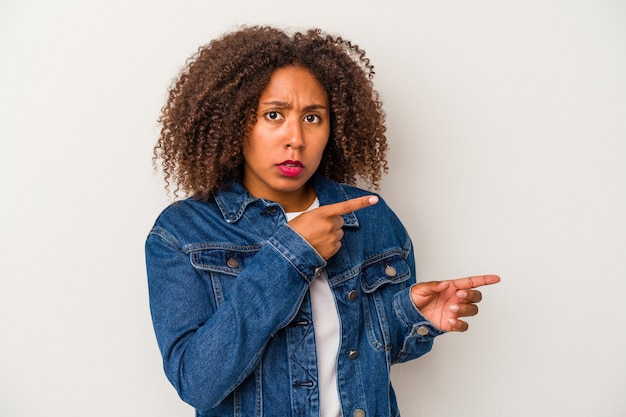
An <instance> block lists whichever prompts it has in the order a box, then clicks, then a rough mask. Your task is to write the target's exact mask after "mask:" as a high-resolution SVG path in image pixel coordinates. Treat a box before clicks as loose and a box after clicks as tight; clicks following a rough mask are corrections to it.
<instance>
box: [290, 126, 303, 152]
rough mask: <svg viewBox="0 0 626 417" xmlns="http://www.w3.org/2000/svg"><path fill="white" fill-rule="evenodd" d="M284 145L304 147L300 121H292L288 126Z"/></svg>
mask: <svg viewBox="0 0 626 417" xmlns="http://www.w3.org/2000/svg"><path fill="white" fill-rule="evenodd" d="M286 146H287V147H288V148H293V149H296V150H302V149H304V133H303V132H302V125H301V124H300V123H298V122H293V123H291V125H290V126H289V131H288V136H287V143H286Z"/></svg>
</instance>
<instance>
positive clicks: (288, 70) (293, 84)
mask: <svg viewBox="0 0 626 417" xmlns="http://www.w3.org/2000/svg"><path fill="white" fill-rule="evenodd" d="M268 98H271V99H288V98H291V99H294V98H298V99H299V100H313V101H321V102H324V103H325V102H326V101H327V100H328V94H327V92H326V90H325V89H324V87H323V86H322V84H321V83H320V82H319V81H318V80H317V79H316V78H315V76H313V74H312V73H311V72H310V71H309V70H307V69H306V68H304V67H301V66H297V65H290V66H286V67H282V68H278V69H276V70H275V71H274V72H273V73H272V75H271V76H270V80H269V83H268V84H267V86H266V87H265V89H264V90H263V92H262V93H261V99H262V100H263V99H268Z"/></svg>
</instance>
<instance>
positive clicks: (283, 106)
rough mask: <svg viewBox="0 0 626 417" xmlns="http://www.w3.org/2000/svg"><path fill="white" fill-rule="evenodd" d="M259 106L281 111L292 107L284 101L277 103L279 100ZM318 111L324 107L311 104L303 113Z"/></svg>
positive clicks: (324, 107) (265, 102)
mask: <svg viewBox="0 0 626 417" xmlns="http://www.w3.org/2000/svg"><path fill="white" fill-rule="evenodd" d="M261 104H263V105H266V106H273V107H279V108H281V109H290V108H291V107H292V106H291V104H289V103H287V102H286V101H279V100H270V101H264V102H263V103H261ZM318 109H324V110H326V106H324V105H323V104H311V105H310V106H306V107H305V108H304V110H305V111H310V110H318Z"/></svg>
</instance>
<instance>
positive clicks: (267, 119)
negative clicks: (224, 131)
mask: <svg viewBox="0 0 626 417" xmlns="http://www.w3.org/2000/svg"><path fill="white" fill-rule="evenodd" d="M329 134H330V109H329V103H328V94H327V93H326V91H325V90H324V88H323V87H322V85H321V84H320V83H319V82H318V81H317V80H316V79H315V78H314V77H313V75H312V74H311V73H310V72H309V71H307V70H306V69H304V68H302V67H299V66H287V67H284V68H279V69H277V70H276V71H274V73H273V74H272V76H271V78H270V81H269V84H268V85H267V87H266V88H265V90H263V92H262V93H261V97H260V98H259V104H258V112H257V121H256V123H255V124H254V126H253V127H252V131H251V132H250V135H249V136H248V137H247V138H246V140H245V141H244V145H243V156H244V173H243V184H244V186H245V187H246V188H247V190H248V191H249V192H250V194H252V195H253V196H255V197H258V198H265V199H268V200H271V201H276V202H278V203H281V204H282V205H283V207H284V208H285V209H286V210H287V211H300V210H305V209H306V208H307V207H308V205H309V204H311V203H312V199H313V198H314V197H315V194H314V192H313V190H312V189H310V188H309V187H308V186H307V181H308V180H309V179H310V178H311V176H312V175H313V174H314V173H315V171H316V170H317V167H318V166H319V164H320V161H321V159H322V153H323V152H324V148H325V147H326V143H327V142H328V136H329Z"/></svg>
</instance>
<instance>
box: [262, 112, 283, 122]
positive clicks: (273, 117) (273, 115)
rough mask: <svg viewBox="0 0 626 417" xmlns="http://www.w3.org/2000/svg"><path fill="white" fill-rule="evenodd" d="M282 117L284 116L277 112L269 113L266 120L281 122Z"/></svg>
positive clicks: (266, 114)
mask: <svg viewBox="0 0 626 417" xmlns="http://www.w3.org/2000/svg"><path fill="white" fill-rule="evenodd" d="M282 117H283V116H282V115H281V114H280V113H279V112H277V111H268V112H267V113H265V118H266V119H269V120H280V119H282Z"/></svg>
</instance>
